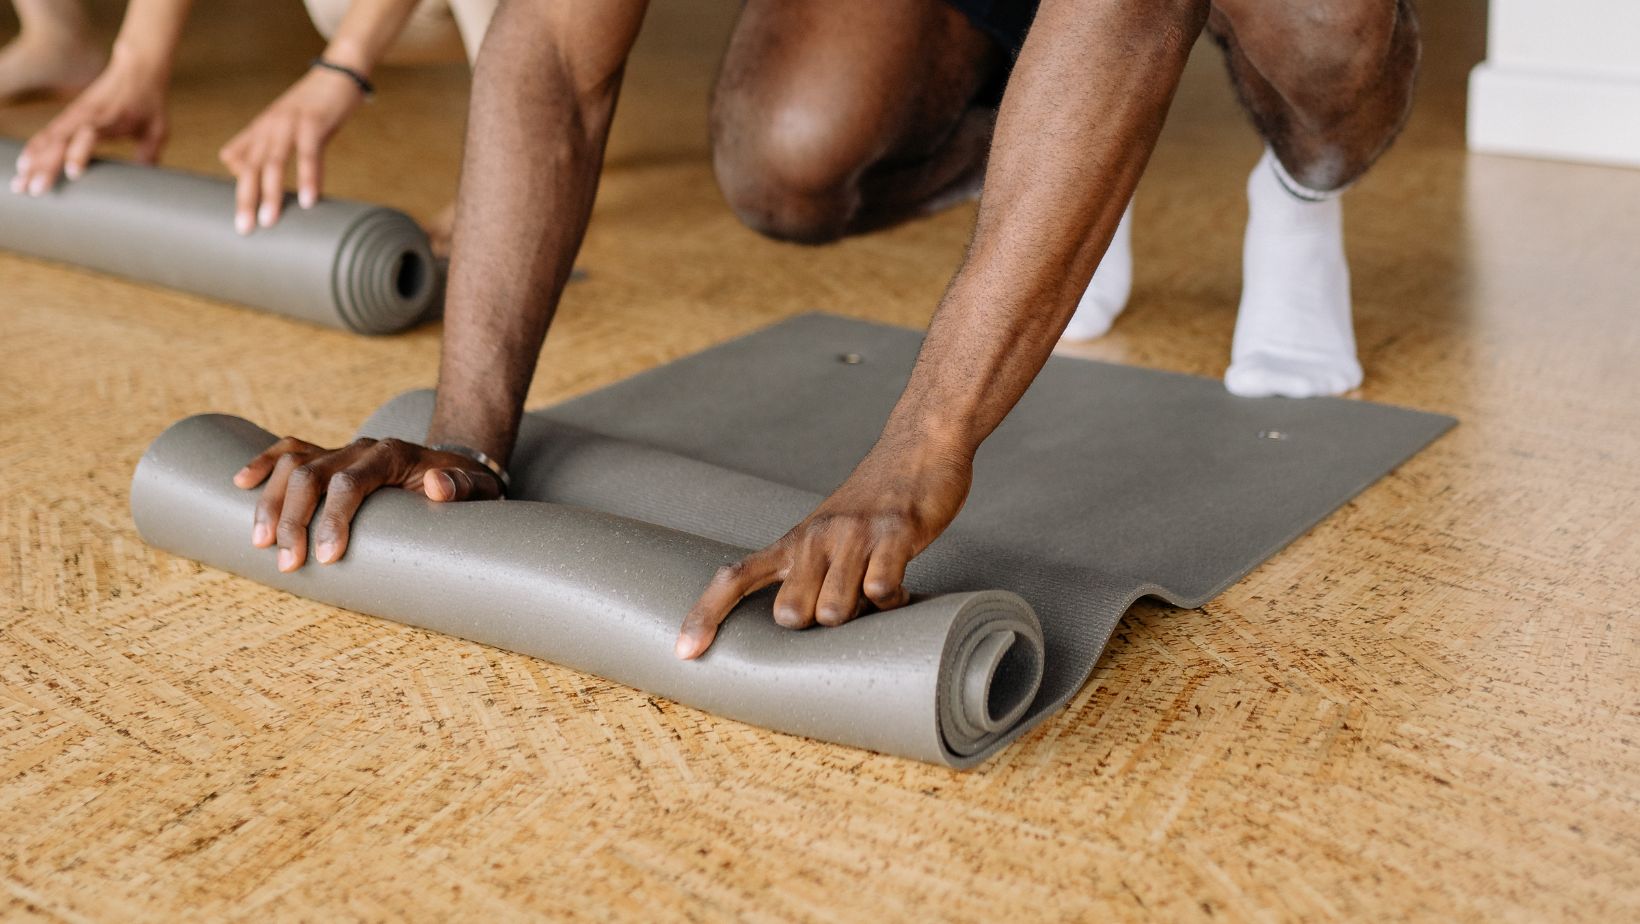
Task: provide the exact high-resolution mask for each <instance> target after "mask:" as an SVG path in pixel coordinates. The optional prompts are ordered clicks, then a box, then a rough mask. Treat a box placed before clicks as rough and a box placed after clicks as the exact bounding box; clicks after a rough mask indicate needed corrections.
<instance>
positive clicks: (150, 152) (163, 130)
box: [136, 113, 171, 164]
mask: <svg viewBox="0 0 1640 924" xmlns="http://www.w3.org/2000/svg"><path fill="white" fill-rule="evenodd" d="M170 134H171V127H170V125H169V124H168V123H167V122H166V118H165V115H164V114H163V113H161V114H159V115H156V116H154V117H153V118H152V119H149V120H148V124H147V125H145V126H143V129H142V133H141V134H140V135H138V136H137V152H136V153H137V162H138V163H141V164H156V163H159V152H160V151H161V150H163V149H164V148H165V141H166V139H167V138H169V137H170Z"/></svg>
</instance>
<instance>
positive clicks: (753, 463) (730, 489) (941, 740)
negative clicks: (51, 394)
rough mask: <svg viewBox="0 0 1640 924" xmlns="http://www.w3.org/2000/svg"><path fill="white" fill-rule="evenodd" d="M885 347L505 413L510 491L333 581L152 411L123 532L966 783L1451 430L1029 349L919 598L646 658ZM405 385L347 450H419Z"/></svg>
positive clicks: (842, 427) (1365, 406)
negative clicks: (155, 426)
mask: <svg viewBox="0 0 1640 924" xmlns="http://www.w3.org/2000/svg"><path fill="white" fill-rule="evenodd" d="M920 342H921V341H920V337H919V336H918V335H917V334H916V333H915V332H912V331H907V330H901V329H898V328H888V327H882V326H879V325H874V324H867V323H863V322H858V321H850V320H845V319H841V318H835V317H829V316H824V315H809V316H804V317H800V318H795V319H792V320H790V321H787V322H785V323H782V324H779V325H777V326H775V327H772V328H769V329H767V330H764V331H761V332H759V333H755V334H752V335H750V336H748V337H745V338H742V339H740V340H737V341H733V342H731V343H728V344H725V345H723V346H719V347H716V348H714V349H711V350H707V351H706V352H703V353H700V354H697V355H695V356H692V357H688V358H686V359H683V360H679V361H677V362H674V363H671V364H669V365H666V366H663V367H660V368H658V369H655V370H652V371H650V372H647V373H644V374H641V375H638V376H635V377H633V378H630V379H627V380H625V381H623V382H620V383H617V384H615V385H612V386H610V387H608V388H605V389H602V390H600V391H598V392H594V393H592V394H590V395H587V396H585V397H583V398H579V399H576V400H573V401H569V402H567V403H564V404H561V405H558V406H556V407H553V408H548V409H546V410H544V411H537V412H533V413H531V414H529V415H527V416H526V418H525V421H524V426H523V430H522V432H521V435H520V438H519V444H518V447H517V450H516V451H515V453H514V460H513V465H512V467H511V474H512V477H513V479H514V489H515V495H517V496H518V497H522V498H527V500H522V501H521V500H509V501H504V502H488V503H479V504H459V505H446V506H440V505H434V504H430V503H428V502H426V501H424V500H422V499H420V498H417V497H415V496H413V495H410V494H407V493H404V492H399V491H389V492H384V493H383V494H381V495H380V496H378V497H375V498H373V499H372V500H371V501H370V502H369V503H368V504H366V506H365V509H364V510H363V511H362V513H361V514H360V519H359V522H358V525H357V527H356V529H355V531H354V538H353V544H352V547H351V548H350V549H349V552H348V555H347V557H346V558H345V559H344V561H343V562H342V563H340V564H338V565H332V566H328V567H312V566H308V567H305V568H303V569H302V570H301V571H300V572H299V573H297V574H295V575H281V574H279V573H278V572H277V571H276V570H275V568H274V566H273V552H272V551H271V550H255V549H252V548H250V546H249V542H248V535H249V530H250V518H251V511H252V508H253V505H254V502H255V494H254V492H242V491H239V490H238V489H235V488H234V487H233V486H232V485H231V484H230V483H229V478H230V477H231V475H232V473H233V472H234V470H236V469H237V468H238V467H239V466H240V465H242V464H243V463H244V461H245V460H246V459H248V458H249V457H250V456H251V455H253V454H254V453H256V452H257V451H259V450H260V449H261V448H263V447H265V446H266V445H268V444H269V443H271V442H272V441H273V436H272V435H271V434H268V433H266V432H265V431H262V430H260V429H258V428H256V427H254V426H253V425H251V424H248V423H246V422H244V421H240V420H237V419H234V418H226V417H219V416H205V417H196V418H189V419H188V420H185V421H183V422H182V423H179V424H177V425H176V426H174V427H173V428H172V429H171V430H169V431H167V432H166V433H165V434H164V435H163V436H161V437H160V438H159V439H158V440H156V441H155V443H154V445H153V446H152V447H151V448H150V449H149V451H148V454H147V455H146V456H144V458H143V461H142V462H141V464H139V466H138V469H137V474H136V477H135V479H134V481H133V484H132V511H133V515H134V517H135V519H136V522H137V525H138V528H139V529H140V530H141V531H142V534H143V536H144V538H145V539H147V540H148V541H149V542H151V543H153V544H155V545H157V546H160V547H162V548H166V549H169V550H171V551H173V552H176V553H178V554H181V555H185V556H187V557H190V558H196V559H198V560H200V561H203V562H206V563H207V564H211V565H214V566H216V567H221V568H224V569H226V570H229V571H233V572H235V573H238V574H243V575H246V576H249V577H252V578H254V579H256V580H259V581H263V582H265V583H268V584H271V585H273V586H276V587H281V588H283V589H286V590H290V591H292V592H294V593H298V594H302V595H304V596H308V597H311V598H313V599H317V600H322V601H325V602H329V603H333V604H336V605H340V606H344V607H348V608H352V609H356V610H360V611H363V612H367V613H373V614H375V615H379V616H385V617H388V618H391V619H396V620H400V621H403V622H408V623H411V624H414V625H419V626H423V627H426V628H431V629H435V630H438V631H443V632H448V633H451V634H455V635H460V636H463V637H466V638H471V639H475V640H477V641H481V642H486V643H489V644H494V645H498V646H500V647H504V648H509V649H512V650H517V651H521V652H524V653H527V654H532V655H536V656H539V657H543V658H546V659H548V660H551V661H554V662H557V663H561V664H565V665H567V666H570V667H574V668H577V669H579V670H584V671H588V672H591V673H595V674H598V675H601V676H604V677H608V678H610V679H613V680H616V681H619V682H622V683H626V684H629V685H632V686H635V687H639V688H642V689H645V690H648V691H650V692H653V693H657V694H660V695H664V696H667V697H669V698H672V699H675V700H677V701H679V702H684V703H687V704H690V705H693V706H697V707H699V708H702V709H706V710H708V711H711V712H714V713H717V714H721V715H725V716H728V717H731V718H736V719H740V720H742V721H746V722H750V723H753V724H757V725H761V726H764V727H768V728H772V729H776V730H780V731H786V732H791V733H795V734H802V735H808V736H811V737H816V738H821V739H824V740H828V741H836V742H840V743H845V744H851V745H855V746H859V747H865V748H869V749H872V750H877V751H883V752H887V753H893V754H900V755H903V756H907V757H913V758H917V759H920V760H925V761H930V762H933V763H940V764H945V765H947V766H952V767H969V766H973V765H974V764H976V763H979V762H980V761H982V760H984V759H985V758H986V757H987V756H988V755H990V754H992V753H994V752H995V751H996V750H997V749H998V748H999V747H1001V746H1003V745H1004V744H1006V743H1007V742H1008V741H1010V740H1012V739H1013V738H1015V737H1017V736H1018V735H1019V734H1021V733H1023V732H1024V731H1026V730H1027V729H1029V728H1031V727H1033V726H1034V725H1036V724H1037V723H1039V722H1040V721H1042V720H1043V719H1045V718H1047V717H1048V716H1049V715H1051V714H1052V713H1053V712H1054V711H1056V710H1057V709H1059V708H1060V707H1061V706H1063V705H1064V704H1065V703H1066V702H1067V701H1068V700H1069V699H1070V698H1071V697H1072V696H1073V695H1075V693H1076V691H1077V690H1078V689H1079V688H1080V687H1081V686H1082V684H1083V683H1084V682H1085V681H1086V680H1087V677H1088V675H1089V673H1090V672H1091V671H1092V669H1093V667H1094V665H1095V663H1096V662H1097V661H1098V658H1099V655H1100V652H1101V651H1103V649H1104V647H1105V644H1106V642H1107V641H1108V639H1109V637H1110V634H1111V632H1112V631H1113V630H1114V628H1115V626H1116V623H1117V621H1118V620H1119V619H1120V618H1121V615H1122V613H1123V612H1125V611H1126V609H1127V608H1128V606H1129V605H1131V603H1132V602H1133V601H1134V600H1136V599H1138V598H1139V597H1141V596H1144V595H1146V594H1154V595H1156V596H1159V597H1162V598H1163V599H1166V600H1168V601H1170V602H1172V603H1175V604H1177V605H1180V606H1187V607H1190V606H1198V605H1200V604H1201V603H1204V602H1205V601H1206V600H1208V599H1209V598H1211V597H1212V596H1213V595H1214V594H1216V593H1218V592H1219V591H1220V590H1222V589H1223V588H1224V587H1226V586H1228V585H1230V584H1231V583H1233V582H1234V581H1236V580H1237V579H1238V578H1240V577H1241V576H1242V575H1244V574H1245V573H1247V572H1248V571H1249V570H1251V569H1252V568H1254V567H1256V566H1257V565H1258V564H1259V563H1260V562H1262V561H1263V560H1264V559H1266V558H1268V557H1269V556H1270V555H1272V554H1274V553H1275V552H1276V551H1278V550H1279V549H1280V548H1281V547H1282V546H1283V545H1285V544H1286V543H1288V542H1290V541H1291V540H1292V539H1293V538H1295V537H1297V536H1298V535H1299V534H1301V533H1302V532H1304V530H1306V529H1308V528H1309V527H1310V526H1311V525H1313V524H1314V523H1316V522H1317V521H1319V520H1320V519H1321V518H1323V517H1325V516H1326V515H1327V514H1328V513H1329V512H1330V511H1332V510H1333V509H1334V508H1336V507H1337V506H1338V505H1340V504H1342V503H1343V502H1345V501H1346V500H1348V499H1349V498H1350V497H1351V496H1353V495H1354V494H1355V493H1357V492H1358V491H1360V490H1361V489H1362V488H1364V487H1366V486H1367V485H1369V484H1371V483H1372V482H1373V481H1374V480H1376V479H1377V478H1378V477H1380V476H1381V475H1383V474H1384V473H1385V472H1387V471H1389V470H1391V469H1392V468H1394V467H1395V466H1396V465H1397V464H1399V463H1400V462H1401V461H1403V460H1404V459H1406V458H1407V457H1409V456H1410V455H1412V454H1413V453H1415V452H1417V451H1418V450H1419V449H1420V448H1422V447H1423V446H1424V445H1425V444H1427V443H1428V442H1429V441H1431V440H1433V439H1434V438H1435V437H1437V436H1439V435H1440V434H1441V433H1442V432H1444V431H1445V430H1446V429H1448V428H1449V427H1450V426H1452V424H1453V421H1452V419H1451V418H1448V417H1442V416H1438V415H1433V414H1425V413H1420V412H1416V411H1409V410H1403V409H1399V408H1392V407H1386V406H1383V405H1377V404H1370V403H1367V402H1360V401H1347V400H1337V399H1317V400H1310V401H1287V400H1282V399H1263V400H1256V399H1243V398H1235V397H1233V396H1230V395H1229V394H1227V393H1225V392H1224V390H1223V387H1222V385H1220V384H1219V383H1218V382H1216V381H1212V380H1207V379H1199V378H1195V377H1191V376H1182V375H1175V374H1171V373H1164V372H1155V371H1151V370H1144V369H1136V368H1130V367H1125V366H1115V365H1109V364H1104V363H1095V362H1088V361H1082V360H1075V359H1067V358H1054V359H1052V360H1050V361H1049V363H1048V366H1047V368H1046V369H1044V371H1043V374H1042V375H1041V377H1039V379H1038V380H1037V382H1036V384H1035V385H1033V386H1032V388H1031V390H1030V391H1029V392H1028V393H1027V395H1026V396H1025V398H1024V400H1023V401H1021V403H1020V405H1019V407H1018V408H1016V409H1015V411H1014V413H1013V414H1011V415H1010V416H1009V419H1008V420H1007V421H1006V422H1005V423H1004V424H1003V426H1002V427H1001V428H1000V429H999V430H998V431H997V433H996V434H995V435H993V437H992V438H991V440H989V441H988V442H987V443H986V445H985V447H984V448H983V449H982V450H981V452H980V454H979V457H978V458H977V459H976V461H975V481H974V487H973V491H972V493H971V495H970V498H969V501H968V504H967V506H966V507H965V508H964V510H963V512H962V513H961V514H960V515H959V516H958V518H957V520H956V522H955V523H953V524H952V527H951V529H950V530H949V531H947V533H946V534H945V535H944V536H942V537H941V538H940V539H939V540H937V541H936V542H935V543H934V544H933V545H932V546H930V547H929V549H928V550H927V551H926V552H925V553H924V554H923V555H922V556H920V557H919V558H918V559H917V560H916V561H914V562H913V563H912V566H911V568H910V569H908V572H907V582H908V584H909V586H910V587H911V588H912V589H913V590H914V591H915V592H917V594H918V598H917V601H916V602H915V603H914V604H913V605H911V606H908V607H906V608H904V609H901V610H896V611H893V612H890V613H877V614H870V615H867V616H864V617H861V618H860V619H857V620H855V621H854V622H852V623H849V624H848V625H845V626H842V627H840V628H834V629H825V628H816V629H809V630H805V631H802V632H792V631H788V630H784V629H780V628H779V627H777V626H775V625H774V624H773V621H772V619H771V618H770V613H769V607H770V601H771V599H772V596H771V594H769V593H768V592H764V593H761V594H758V595H755V596H754V597H752V598H750V599H748V600H747V601H746V602H745V603H743V604H742V605H741V607H740V608H738V609H737V610H736V612H735V613H734V614H733V615H732V616H731V617H730V619H729V621H728V623H726V625H725V628H724V631H723V632H722V634H721V635H720V636H719V639H718V641H717V643H716V644H715V645H714V646H713V648H712V650H711V651H710V652H708V653H707V655H706V656H705V657H704V658H702V659H701V660H700V661H699V662H696V663H682V662H677V661H675V660H674V659H673V658H672V654H671V645H672V640H673V638H674V636H675V635H676V631H677V627H678V624H679V622H680V620H681V618H682V616H683V613H684V612H685V611H686V610H687V609H688V607H689V605H690V604H691V603H692V602H693V600H694V598H695V596H696V595H697V594H698V593H699V592H700V590H701V589H702V588H703V587H704V585H705V583H706V581H707V579H708V578H709V577H710V575H711V573H712V571H713V569H714V568H716V567H717V566H718V565H720V564H723V563H725V562H727V561H731V560H733V559H734V558H736V557H738V555H740V554H742V552H743V550H745V549H751V548H757V547H761V546H763V545H765V544H767V543H769V542H771V541H773V540H775V539H777V538H778V537H779V536H780V535H781V534H782V533H783V532H784V531H785V530H786V529H788V528H789V527H790V526H791V525H793V524H794V523H795V522H797V520H799V519H800V518H801V517H802V516H803V515H804V514H806V513H807V512H808V511H809V510H810V509H812V507H813V506H814V504H815V503H817V502H818V501H819V499H820V498H821V497H822V496H823V495H824V494H825V493H826V492H827V491H829V490H831V489H832V488H833V487H835V486H836V485H837V484H838V483H839V482H840V481H841V480H842V479H843V478H844V477H845V476H846V475H847V474H848V472H849V471H850V469H851V468H852V466H853V465H854V463H855V462H856V461H858V459H859V458H860V456H861V455H863V454H864V452H865V451H866V450H867V449H868V448H869V447H870V445H871V443H872V442H873V441H874V440H875V438H876V436H877V433H878V431H879V429H880V427H881V425H882V422H883V420H884V419H885V418H886V416H887V413H888V411H889V409H890V408H891V407H892V405H893V402H894V399H895V398H896V397H897V396H898V394H899V391H900V389H901V388H902V387H903V385H904V383H905V379H906V377H907V375H908V374H909V371H910V368H911V364H912V362H913V361H914V359H915V355H916V351H917V348H918V345H919V344H920ZM431 409H432V396H431V393H430V392H411V393H409V394H406V395H402V396H400V397H398V398H396V399H394V400H393V401H391V402H389V403H388V404H387V405H386V406H385V407H383V408H382V409H381V410H380V411H378V412H377V413H376V414H375V415H373V416H372V417H371V419H370V420H369V421H367V422H366V424H365V425H364V427H363V428H362V430H361V433H362V434H364V435H370V436H376V437H386V436H397V437H400V438H405V439H420V438H422V437H423V436H424V434H425V430H426V426H427V421H428V419H429V417H430V414H431Z"/></svg>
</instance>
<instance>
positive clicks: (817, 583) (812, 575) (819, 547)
mask: <svg viewBox="0 0 1640 924" xmlns="http://www.w3.org/2000/svg"><path fill="white" fill-rule="evenodd" d="M972 478H973V458H972V456H971V455H970V454H969V453H966V452H962V451H958V450H951V449H945V448H941V447H936V446H934V445H933V444H932V443H930V442H929V441H926V440H893V439H891V438H889V437H887V436H885V438H884V440H883V441H881V442H879V443H878V445H877V446H876V448H874V449H872V451H871V453H870V454H868V455H867V456H866V457H865V459H864V460H862V461H861V463H860V464H859V466H858V467H856V468H855V470H854V473H853V474H851V475H850V476H849V477H848V480H847V481H845V482H843V484H842V486H840V487H839V488H838V489H837V490H836V491H834V492H832V494H831V496H830V497H828V498H826V500H825V501H824V502H823V503H821V504H820V506H819V507H816V508H815V510H814V512H813V513H811V514H809V515H808V517H807V518H806V519H804V520H803V522H801V523H799V524H797V526H795V527H793V528H792V530H791V531H790V532H788V533H787V534H786V535H785V536H783V537H781V539H780V540H779V541H778V542H776V543H775V544H774V545H771V546H769V547H768V548H766V549H764V550H762V551H760V552H754V553H753V554H751V555H748V556H747V557H745V558H743V559H741V560H740V561H738V562H736V563H735V564H732V565H726V566H725V567H723V568H720V569H718V572H717V574H716V575H715V576H714V577H713V578H712V582H711V583H710V584H708V585H707V587H706V591H705V592H704V593H702V594H701V596H700V599H699V600H698V601H696V603H695V605H694V608H693V609H691V610H690V611H689V615H688V616H687V617H686V618H685V619H684V621H683V629H682V631H681V632H680V633H679V634H678V642H677V656H678V657H679V658H683V659H691V658H698V657H700V656H701V655H702V654H703V653H705V651H706V649H707V648H708V647H709V646H710V645H711V644H712V639H713V638H715V637H716V636H717V631H718V626H719V625H721V624H722V622H723V620H724V618H725V617H727V616H728V615H729V611H730V610H732V609H734V608H735V605H736V604H738V603H739V602H740V601H741V599H742V598H744V597H746V596H747V595H748V594H752V593H755V592H757V591H759V590H762V589H763V588H765V587H768V586H769V585H771V584H775V583H779V584H781V587H780V592H779V593H778V594H777V595H776V596H775V600H774V619H775V622H778V623H779V624H781V625H782V626H785V627H786V628H788V629H804V628H807V627H809V626H811V625H813V624H815V623H817V622H818V623H819V624H820V625H822V626H840V625H842V624H843V623H845V622H848V621H849V620H851V619H853V618H854V617H856V616H858V615H859V614H860V613H861V612H862V611H864V609H865V606H866V604H867V603H868V602H869V603H870V604H871V605H872V606H874V607H876V608H877V609H879V610H890V609H894V608H895V607H898V606H903V605H905V603H906V602H907V600H909V599H910V594H909V593H908V592H907V591H906V589H905V586H904V580H905V566H906V564H907V563H908V562H910V561H911V559H913V558H915V557H916V556H917V555H918V554H919V553H921V552H922V550H923V549H925V548H927V547H928V545H929V543H931V542H933V541H934V540H935V539H936V538H938V537H939V535H940V533H942V532H944V531H945V528H946V527H947V526H949V525H950V524H951V521H952V520H953V519H955V518H956V515H957V511H959V510H961V509H962V504H963V501H965V500H967V498H968V487H969V484H970V482H971V481H972Z"/></svg>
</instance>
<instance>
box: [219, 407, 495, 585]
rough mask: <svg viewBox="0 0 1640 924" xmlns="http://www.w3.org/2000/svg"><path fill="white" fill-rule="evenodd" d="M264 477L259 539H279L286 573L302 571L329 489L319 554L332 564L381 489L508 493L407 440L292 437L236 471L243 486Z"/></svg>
mask: <svg viewBox="0 0 1640 924" xmlns="http://www.w3.org/2000/svg"><path fill="white" fill-rule="evenodd" d="M263 481H266V482H267V487H265V488H263V489H262V499H261V500H260V501H258V502H257V505H256V519H255V520H254V522H253V523H252V524H251V544H252V545H254V546H256V547H257V548H260V549H265V548H267V547H268V546H271V545H273V544H274V541H275V540H277V541H278V543H279V570H280V571H295V570H296V569H297V568H300V567H301V566H302V562H303V561H305V560H306V559H307V543H308V522H309V521H310V520H312V519H313V513H314V511H315V510H316V509H318V506H319V499H320V498H321V497H323V496H324V495H325V494H327V493H328V494H329V495H330V501H329V502H328V503H326V504H325V514H324V516H323V517H321V518H320V520H319V526H318V528H317V529H316V530H315V531H314V534H313V543H314V556H313V557H315V558H317V559H318V560H319V561H320V562H321V563H322V564H327V565H328V564H330V563H331V562H334V561H336V560H337V559H339V558H341V557H342V553H343V552H345V551H347V539H348V532H349V529H350V527H351V526H352V523H353V515H354V514H355V513H358V511H359V505H360V504H362V503H364V499H365V498H366V497H368V496H369V495H370V493H371V492H373V491H375V490H376V489H378V488H383V487H394V488H404V489H405V490H408V491H416V492H419V493H421V494H424V495H426V496H427V497H428V498H429V499H431V500H435V501H460V500H490V499H493V498H496V497H500V496H501V482H500V481H499V480H498V479H497V478H496V477H495V475H494V474H492V473H491V472H490V470H489V469H487V468H485V467H484V466H482V465H480V464H478V463H477V462H475V461H473V460H472V459H469V458H467V457H466V456H463V455H459V454H457V453H451V452H438V451H436V450H432V449H428V448H427V447H425V446H418V445H416V444H414V443H406V442H404V441H403V440H371V439H361V440H356V441H354V442H352V443H350V444H348V445H347V446H344V447H342V448H341V449H325V448H323V447H320V446H315V445H313V444H312V443H308V442H304V441H302V440H299V439H296V438H295V437H292V436H287V437H285V438H284V439H282V440H280V441H279V442H277V443H274V444H273V445H272V446H269V447H268V448H267V450H265V451H264V452H263V453H262V454H261V455H259V456H257V457H256V458H254V459H252V460H251V461H250V462H249V464H247V465H246V466H245V467H244V468H242V469H240V470H239V472H238V473H237V474H235V475H234V476H233V483H234V484H236V485H238V486H239V487H241V488H254V487H256V486H257V485H259V484H261V483H262V482H263Z"/></svg>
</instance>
